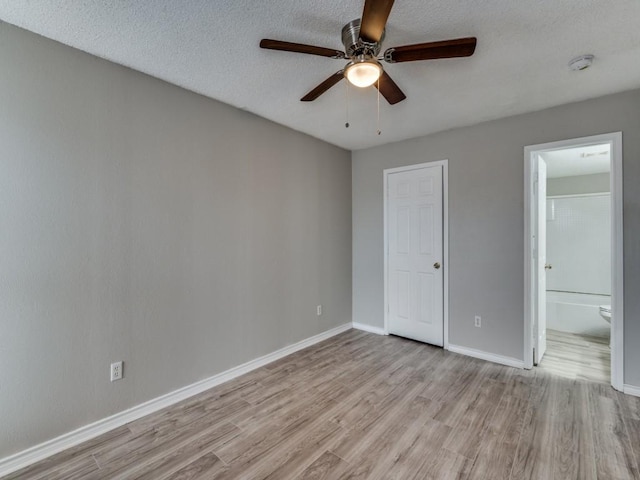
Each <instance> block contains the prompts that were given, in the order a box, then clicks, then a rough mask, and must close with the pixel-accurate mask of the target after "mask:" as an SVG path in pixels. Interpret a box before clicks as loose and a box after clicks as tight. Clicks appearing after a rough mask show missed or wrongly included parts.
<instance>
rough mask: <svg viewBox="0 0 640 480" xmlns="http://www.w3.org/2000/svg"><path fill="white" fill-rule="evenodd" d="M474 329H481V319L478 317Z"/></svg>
mask: <svg viewBox="0 0 640 480" xmlns="http://www.w3.org/2000/svg"><path fill="white" fill-rule="evenodd" d="M476 327H478V328H480V327H482V317H481V316H480V315H476Z"/></svg>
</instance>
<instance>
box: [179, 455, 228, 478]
mask: <svg viewBox="0 0 640 480" xmlns="http://www.w3.org/2000/svg"><path fill="white" fill-rule="evenodd" d="M226 470H227V466H226V465H225V464H224V463H222V460H220V459H219V458H218V457H217V456H216V455H215V454H213V453H211V452H208V453H205V454H204V455H203V456H201V457H200V458H198V459H196V460H194V461H193V462H191V463H190V464H188V465H186V466H185V467H183V468H181V469H180V470H178V471H177V472H174V473H172V474H171V475H169V476H168V477H167V480H195V479H200V478H202V479H204V478H206V479H207V480H215V479H216V478H219V476H220V474H222V473H224V472H225V471H226Z"/></svg>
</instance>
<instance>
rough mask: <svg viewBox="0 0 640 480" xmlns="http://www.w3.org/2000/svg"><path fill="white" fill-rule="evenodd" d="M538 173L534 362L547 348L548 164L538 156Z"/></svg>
mask: <svg viewBox="0 0 640 480" xmlns="http://www.w3.org/2000/svg"><path fill="white" fill-rule="evenodd" d="M536 163H537V175H536V176H534V179H535V181H534V182H535V183H534V187H535V188H534V189H533V191H534V195H536V210H537V212H536V226H535V227H536V228H535V241H534V252H536V257H535V262H534V263H535V272H536V277H537V278H536V279H535V280H536V282H535V285H536V309H535V311H536V321H534V340H533V342H534V343H533V345H534V348H535V350H534V359H533V361H534V363H535V364H536V365H537V364H539V363H540V361H541V360H542V356H543V355H544V352H545V351H546V350H547V274H546V273H547V270H546V265H547V164H546V162H545V161H544V160H543V159H542V158H540V157H538V160H537V162H536Z"/></svg>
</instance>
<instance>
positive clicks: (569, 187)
mask: <svg viewBox="0 0 640 480" xmlns="http://www.w3.org/2000/svg"><path fill="white" fill-rule="evenodd" d="M610 190H611V186H610V185H609V173H593V174H591V175H573V176H571V177H558V178H547V195H570V194H573V193H602V192H609V191H610Z"/></svg>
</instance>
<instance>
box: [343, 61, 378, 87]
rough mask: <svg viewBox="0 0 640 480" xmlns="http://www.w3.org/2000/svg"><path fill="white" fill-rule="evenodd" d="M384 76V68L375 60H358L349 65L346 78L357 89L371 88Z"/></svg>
mask: <svg viewBox="0 0 640 480" xmlns="http://www.w3.org/2000/svg"><path fill="white" fill-rule="evenodd" d="M380 75H382V66H381V65H380V64H379V63H378V62H377V61H376V60H375V59H373V58H358V59H356V60H354V61H353V62H351V63H350V64H349V65H347V68H346V69H345V71H344V76H345V77H347V80H349V83H351V84H352V85H355V86H356V87H360V88H364V87H369V86H371V85H373V84H374V83H376V82H377V81H378V78H380Z"/></svg>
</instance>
